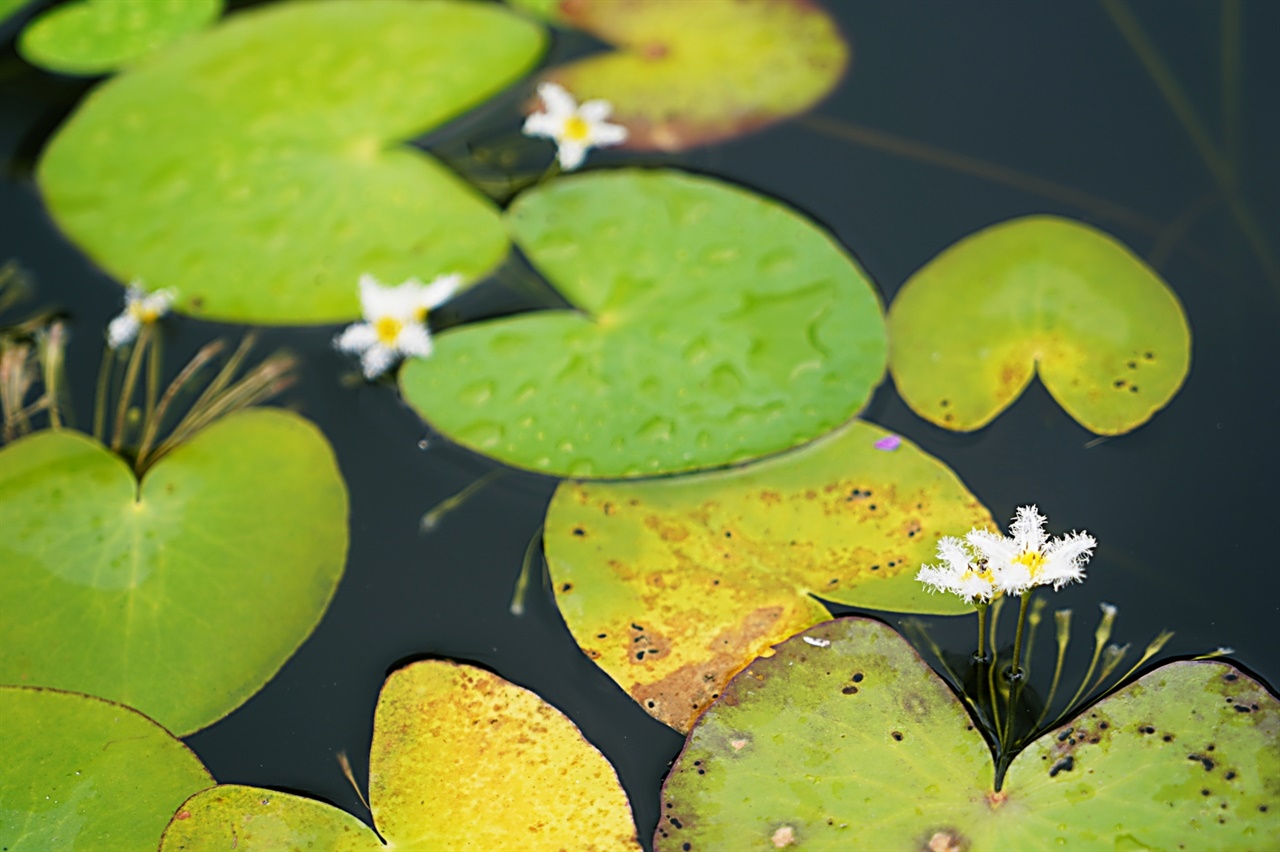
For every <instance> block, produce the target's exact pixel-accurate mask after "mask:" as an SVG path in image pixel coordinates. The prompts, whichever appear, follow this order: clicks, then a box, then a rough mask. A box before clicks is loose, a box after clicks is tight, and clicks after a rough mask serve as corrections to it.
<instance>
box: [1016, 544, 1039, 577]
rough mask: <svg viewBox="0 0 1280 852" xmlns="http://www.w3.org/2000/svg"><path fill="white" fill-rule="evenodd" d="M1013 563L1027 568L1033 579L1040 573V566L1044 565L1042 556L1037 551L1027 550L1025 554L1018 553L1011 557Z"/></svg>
mask: <svg viewBox="0 0 1280 852" xmlns="http://www.w3.org/2000/svg"><path fill="white" fill-rule="evenodd" d="M1013 561H1014V562H1017V563H1019V564H1020V565H1025V566H1027V571H1028V573H1030V574H1031V576H1032V577H1033V578H1034V577H1035V576H1036V575H1037V574H1039V573H1040V568H1041V566H1043V565H1044V554H1042V553H1041V552H1040V551H1038V550H1029V551H1027V552H1026V553H1019V554H1018V555H1017V556H1015V557H1013Z"/></svg>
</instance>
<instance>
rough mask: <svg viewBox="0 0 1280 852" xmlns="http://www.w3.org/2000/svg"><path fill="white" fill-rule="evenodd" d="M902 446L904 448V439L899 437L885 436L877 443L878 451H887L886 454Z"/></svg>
mask: <svg viewBox="0 0 1280 852" xmlns="http://www.w3.org/2000/svg"><path fill="white" fill-rule="evenodd" d="M900 446H902V439H901V438H899V437H898V436H897V435H885V436H884V437H883V438H881V439H880V440H879V441H876V449H877V450H885V451H886V452H892V451H893V450H896V449H898V447H900Z"/></svg>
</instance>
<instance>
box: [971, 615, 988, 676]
mask: <svg viewBox="0 0 1280 852" xmlns="http://www.w3.org/2000/svg"><path fill="white" fill-rule="evenodd" d="M977 606H978V651H977V653H975V654H974V655H973V658H974V659H975V660H976V661H978V662H979V663H985V662H986V661H987V644H986V643H987V635H986V627H987V609H988V608H989V607H990V606H991V604H990V603H979V604H978V605H977Z"/></svg>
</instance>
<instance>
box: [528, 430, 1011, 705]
mask: <svg viewBox="0 0 1280 852" xmlns="http://www.w3.org/2000/svg"><path fill="white" fill-rule="evenodd" d="M884 436H885V433H884V431H882V430H881V429H879V428H877V427H875V426H872V425H870V424H867V423H862V422H854V423H851V424H849V425H848V426H847V427H845V428H844V429H842V430H840V431H839V432H837V433H836V434H834V435H829V436H827V437H824V438H822V439H820V440H818V441H816V442H815V443H813V444H811V445H810V446H807V447H804V448H801V449H799V450H795V451H793V452H791V453H787V454H785V455H782V456H778V457H776V458H772V459H767V460H765V461H762V462H758V463H756V464H752V465H748V466H745V467H741V468H735V469H733V470H728V471H719V472H714V473H707V474H699V475H696V476H687V477H679V478H675V479H661V480H652V481H647V482H635V483H581V482H565V483H563V484H561V486H560V487H559V488H558V489H557V490H556V494H555V497H554V498H553V499H552V501H551V506H550V508H549V509H548V510H547V519H546V525H545V528H544V529H545V533H544V536H545V541H546V553H547V564H548V566H549V568H550V573H551V581H552V587H553V588H554V590H555V595H556V601H557V603H558V604H559V606H560V612H561V614H562V615H563V616H564V620H565V623H566V624H567V625H568V626H569V630H570V631H571V632H572V633H573V635H574V638H575V639H576V640H577V642H578V644H579V645H580V646H581V647H582V649H583V650H584V651H585V652H586V654H587V655H588V656H589V657H591V658H592V659H593V660H595V661H596V663H597V664H598V665H599V666H600V667H601V668H603V669H604V670H605V671H606V672H608V673H609V676H610V677H612V678H613V679H614V680H616V681H617V682H618V684H619V685H620V686H621V687H622V688H623V689H624V690H626V691H627V692H628V693H629V694H630V695H631V697H632V698H634V699H635V700H636V701H637V702H638V703H639V704H640V705H641V706H642V707H644V708H645V709H646V710H648V712H649V713H650V714H652V715H653V716H655V717H657V718H658V719H659V720H661V721H662V722H665V723H666V724H668V725H670V726H672V727H673V728H677V729H679V730H688V728H689V725H690V724H692V722H693V720H694V719H695V718H697V715H698V714H699V713H700V712H702V710H703V709H704V708H705V707H706V706H707V705H708V704H710V703H711V701H712V700H713V699H714V698H715V696H716V695H717V694H719V692H720V690H721V689H722V688H723V687H724V685H725V683H726V682H727V681H728V680H729V678H730V677H731V676H732V675H733V674H734V673H735V672H737V671H738V670H739V669H741V668H742V667H743V666H745V665H746V664H747V663H749V662H750V661H751V660H752V659H753V658H755V657H756V656H757V655H758V654H760V653H763V652H765V651H766V650H767V649H768V648H769V646H770V645H772V644H773V643H775V642H780V641H782V640H783V639H784V638H786V637H787V636H790V635H792V634H793V633H795V632H796V631H798V630H802V629H804V628H805V627H808V626H809V625H811V624H814V623H816V622H819V621H823V620H825V619H827V618H830V613H828V612H827V610H826V608H824V607H823V606H822V604H821V603H819V602H818V601H817V600H815V596H816V597H818V598H823V599H826V600H830V601H835V602H837V603H842V604H848V605H852V606H862V607H869V608H874V609H886V610H892V611H897V612H918V613H936V614H959V613H964V612H971V611H972V607H968V606H965V605H964V604H962V603H961V602H960V600H959V599H958V598H955V597H952V596H949V595H930V594H928V593H927V591H926V590H925V588H924V586H923V585H921V584H920V583H918V582H917V581H916V580H915V574H916V571H918V570H919V568H920V565H921V563H923V562H933V561H935V558H934V552H935V548H936V544H937V541H938V538H939V537H940V536H943V535H963V534H964V533H965V532H968V531H969V530H970V529H971V528H972V527H975V526H991V525H992V521H991V516H990V514H988V512H987V510H986V509H985V508H984V507H983V506H982V504H981V503H980V502H978V500H977V499H976V498H975V497H974V496H973V495H972V494H971V493H970V492H969V491H968V489H966V488H965V487H964V484H963V483H961V482H960V480H959V479H958V478H956V476H955V474H953V473H952V472H951V471H950V470H948V469H947V467H946V466H944V465H943V464H942V463H941V462H939V461H938V460H936V459H934V458H932V457H930V456H928V455H926V454H924V453H922V452H921V451H920V450H918V449H917V448H916V447H914V446H912V445H911V444H910V443H907V442H905V441H903V442H902V443H901V444H900V445H899V446H898V449H896V450H895V451H893V452H884V451H882V450H880V449H878V448H877V447H876V443H877V442H878V441H879V440H880V439H882V438H883V437H884Z"/></svg>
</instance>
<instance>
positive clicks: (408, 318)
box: [333, 275, 462, 379]
mask: <svg viewBox="0 0 1280 852" xmlns="http://www.w3.org/2000/svg"><path fill="white" fill-rule="evenodd" d="M461 281H462V276H461V275H442V276H440V277H439V278H436V279H435V280H434V281H432V282H431V283H430V284H423V283H422V282H421V281H419V280H418V279H416V278H410V279H409V280H408V281H406V282H404V283H403V284H399V285H397V286H394V287H391V286H387V285H384V284H382V283H381V282H380V281H378V279H376V278H374V277H373V276H372V275H361V276H360V311H361V313H362V314H363V316H364V322H360V323H356V324H355V325H351V326H348V327H347V329H346V330H345V331H343V332H342V334H340V335H338V337H337V338H335V339H334V341H333V345H334V346H335V347H336V348H337V349H338V350H339V351H341V352H347V353H349V354H353V355H359V356H360V366H361V368H362V369H363V371H364V375H365V378H367V379H374V378H377V377H378V376H380V375H382V374H383V373H385V372H386V371H387V370H388V369H389V368H390V367H391V366H392V365H393V364H395V363H396V362H397V361H399V360H400V359H401V358H404V357H406V356H416V357H418V358H426V357H427V356H429V355H430V354H431V350H432V345H431V333H430V332H429V331H428V330H427V315H428V313H430V311H431V310H432V309H434V308H437V307H439V306H440V305H442V304H444V303H445V302H446V301H448V300H449V299H450V298H451V297H452V296H453V294H454V293H455V292H457V289H458V285H459V284H460V283H461Z"/></svg>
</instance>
